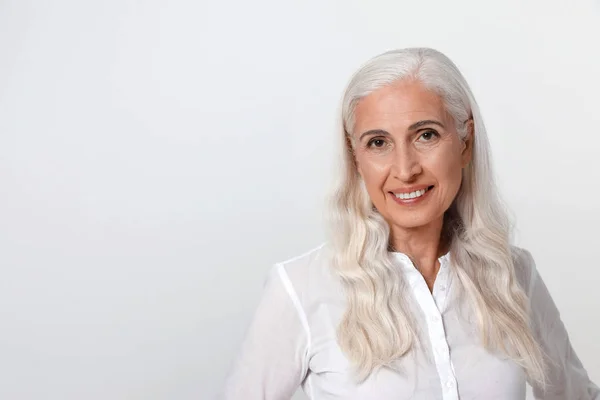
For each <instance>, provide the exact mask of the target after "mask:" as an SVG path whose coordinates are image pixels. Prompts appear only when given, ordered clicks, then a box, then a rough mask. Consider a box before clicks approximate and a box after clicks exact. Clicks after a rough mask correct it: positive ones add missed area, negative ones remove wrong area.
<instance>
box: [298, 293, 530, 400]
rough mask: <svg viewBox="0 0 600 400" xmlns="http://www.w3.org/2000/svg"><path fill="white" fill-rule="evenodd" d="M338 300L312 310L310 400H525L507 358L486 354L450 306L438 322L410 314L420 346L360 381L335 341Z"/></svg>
mask: <svg viewBox="0 0 600 400" xmlns="http://www.w3.org/2000/svg"><path fill="white" fill-rule="evenodd" d="M342 314H343V306H342V305H341V304H340V303H339V302H328V301H324V302H322V303H320V304H319V305H318V306H317V307H315V308H313V312H312V313H311V315H310V319H311V326H312V331H311V336H312V338H311V347H310V351H309V352H310V354H309V373H308V376H307V378H306V380H305V382H304V385H303V386H304V389H305V391H306V392H307V393H308V394H309V396H311V399H312V400H322V399H344V400H351V399H352V400H354V399H356V400H358V399H378V400H388V399H389V400H392V399H393V400H404V399H414V400H421V399H422V400H434V399H435V400H437V399H439V400H455V399H461V400H470V399H482V398H485V399H486V400H519V399H525V375H524V373H523V370H522V369H521V368H520V367H519V366H518V365H516V364H515V363H514V362H512V361H511V360H507V359H504V358H502V357H499V356H497V355H495V354H492V353H490V352H488V351H486V350H485V349H484V348H483V347H482V346H481V344H480V340H479V338H478V334H477V332H476V330H475V329H474V328H473V325H472V323H471V321H470V318H468V316H466V317H467V318H463V317H461V313H458V312H456V310H455V309H454V308H453V307H452V305H451V304H449V305H448V306H447V307H446V308H445V310H444V311H443V313H439V316H438V317H439V319H438V320H437V322H438V323H437V324H436V323H433V319H435V318H433V319H432V318H431V317H430V316H429V315H427V313H424V312H423V310H419V309H417V310H414V314H415V317H416V319H417V321H418V332H419V343H418V344H416V345H415V346H414V347H413V349H412V350H411V352H410V353H409V354H407V355H406V356H404V357H402V358H401V359H399V360H397V361H396V362H395V363H394V365H393V368H385V369H380V370H379V371H377V372H376V373H374V374H372V375H371V376H369V377H368V378H367V379H366V380H364V381H362V382H359V381H357V379H356V378H355V374H354V369H353V366H352V364H351V362H350V361H349V360H348V358H347V357H346V355H345V354H344V352H343V351H342V350H341V349H340V347H339V345H338V343H337V339H336V338H337V333H336V331H337V326H338V324H339V322H340V320H341V318H342Z"/></svg>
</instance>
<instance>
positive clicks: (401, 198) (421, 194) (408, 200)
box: [390, 185, 433, 204]
mask: <svg viewBox="0 0 600 400" xmlns="http://www.w3.org/2000/svg"><path fill="white" fill-rule="evenodd" d="M431 189H433V185H431V186H427V187H425V188H423V189H419V190H414V191H411V192H390V194H391V195H392V197H393V198H394V200H396V202H397V203H399V204H415V203H417V202H419V201H421V200H422V199H424V198H425V197H427V196H426V195H427V194H428V193H429V192H430V191H431Z"/></svg>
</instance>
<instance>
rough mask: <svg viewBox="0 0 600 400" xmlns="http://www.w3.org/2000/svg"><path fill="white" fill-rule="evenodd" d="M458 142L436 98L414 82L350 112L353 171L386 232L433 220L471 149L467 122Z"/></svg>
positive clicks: (455, 190) (384, 91)
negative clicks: (463, 136) (386, 225)
mask: <svg viewBox="0 0 600 400" xmlns="http://www.w3.org/2000/svg"><path fill="white" fill-rule="evenodd" d="M468 127H469V129H468V135H467V138H466V140H465V141H463V140H461V139H460V138H459V136H458V134H457V132H456V128H455V124H454V121H453V119H452V117H451V116H450V115H448V113H447V112H446V110H445V107H444V104H443V102H442V99H441V98H440V97H439V96H438V95H437V94H435V93H433V92H431V91H428V90H426V89H425V88H424V87H423V86H422V85H421V84H420V83H418V82H413V81H399V82H396V83H393V84H391V85H389V86H386V87H383V88H381V89H379V90H376V91H375V92H373V93H371V94H370V95H368V96H367V97H365V98H363V99H362V100H360V101H359V103H358V104H357V106H356V110H355V123H354V132H353V139H354V149H355V157H356V162H357V166H358V172H359V173H360V175H361V176H362V178H363V180H364V182H365V185H366V188H367V191H368V192H369V196H370V198H371V201H372V202H373V204H374V205H375V207H376V208H377V210H378V211H379V213H380V214H381V215H382V216H383V217H384V218H385V219H386V220H387V221H388V223H389V224H390V225H391V227H392V230H393V231H394V230H396V229H398V228H399V229H412V228H418V227H422V226H425V225H428V224H430V223H431V222H439V219H440V218H442V217H443V214H444V212H445V211H446V210H447V209H448V208H449V207H450V205H451V204H452V201H453V200H454V198H455V197H456V194H457V193H458V190H459V188H460V183H461V179H462V168H463V167H464V166H466V165H467V164H468V162H469V161H470V158H471V149H472V145H471V144H472V142H473V140H472V136H473V133H472V122H471V121H470V122H469V125H468Z"/></svg>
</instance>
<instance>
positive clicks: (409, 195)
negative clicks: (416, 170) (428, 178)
mask: <svg viewBox="0 0 600 400" xmlns="http://www.w3.org/2000/svg"><path fill="white" fill-rule="evenodd" d="M426 191H427V189H421V190H417V191H416V192H410V193H394V195H395V196H396V197H397V198H399V199H414V198H417V197H421V196H423V195H424V194H425V192H426Z"/></svg>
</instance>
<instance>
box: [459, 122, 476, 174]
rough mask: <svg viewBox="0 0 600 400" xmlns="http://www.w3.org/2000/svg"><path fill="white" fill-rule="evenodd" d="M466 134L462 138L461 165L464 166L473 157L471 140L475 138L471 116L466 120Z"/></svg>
mask: <svg viewBox="0 0 600 400" xmlns="http://www.w3.org/2000/svg"><path fill="white" fill-rule="evenodd" d="M466 125H467V126H466V128H467V135H466V136H465V138H464V139H463V141H462V142H463V146H462V147H463V149H462V154H461V157H462V167H463V168H465V167H466V166H467V165H469V163H470V162H471V159H472V157H473V141H474V140H475V124H474V123H473V118H469V119H468V120H467V122H466Z"/></svg>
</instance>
